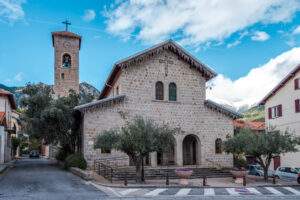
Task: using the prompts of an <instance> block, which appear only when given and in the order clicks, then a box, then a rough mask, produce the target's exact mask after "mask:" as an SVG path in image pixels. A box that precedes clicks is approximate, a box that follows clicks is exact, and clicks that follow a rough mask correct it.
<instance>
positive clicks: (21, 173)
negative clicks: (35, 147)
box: [0, 159, 300, 200]
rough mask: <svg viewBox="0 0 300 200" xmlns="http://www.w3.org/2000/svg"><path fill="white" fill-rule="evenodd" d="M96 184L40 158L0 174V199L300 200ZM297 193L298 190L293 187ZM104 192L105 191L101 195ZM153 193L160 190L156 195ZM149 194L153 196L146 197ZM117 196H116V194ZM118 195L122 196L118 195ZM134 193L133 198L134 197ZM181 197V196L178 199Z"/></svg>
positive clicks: (286, 195) (285, 193)
mask: <svg viewBox="0 0 300 200" xmlns="http://www.w3.org/2000/svg"><path fill="white" fill-rule="evenodd" d="M94 186H95V184H91V183H90V182H87V181H84V180H82V179H80V178H79V177H77V176H74V175H73V174H71V173H70V172H68V171H65V170H62V169H60V168H58V167H57V166H56V165H54V163H51V162H50V161H48V160H43V159H22V160H20V161H17V162H16V164H15V167H14V168H11V169H10V170H9V171H7V172H5V173H4V174H2V175H0V200H29V199H30V200H54V199H55V200H68V199H70V200H77V199H78V200H79V199H80V200H81V199H83V200H93V199H97V200H102V199H113V200H119V199H126V200H131V199H132V200H133V199H135V200H136V199H141V200H150V199H155V200H168V199H170V200H171V199H178V200H194V199H195V200H196V199H197V200H198V199H215V200H217V199H223V200H241V199H242V200H269V199H282V200H283V199H284V200H299V199H300V196H299V195H295V194H293V193H292V192H289V191H287V190H285V189H282V188H277V189H276V190H278V191H279V192H281V193H282V194H279V195H275V194H272V193H269V194H268V193H267V192H266V193H265V192H264V191H262V190H261V189H258V191H260V192H261V194H260V195H231V194H230V192H228V191H226V189H217V188H215V189H213V190H214V193H215V195H211V196H204V189H203V188H199V189H197V188H196V189H190V190H189V189H187V188H185V189H184V188H183V189H180V188H168V189H164V190H162V189H160V190H159V188H158V189H155V188H153V189H150V188H149V189H142V188H138V189H135V190H133V189H130V188H127V189H126V188H123V189H117V188H103V187H101V186H97V185H96V187H94ZM294 189H296V190H297V191H300V188H299V187H294ZM103 191H105V192H103ZM155 191H160V192H159V193H158V192H155ZM147 193H148V194H149V193H151V194H152V195H147ZM116 194H119V195H116ZM120 194H121V195H120ZM133 194H136V195H133ZM178 194H181V195H183V196H180V195H178Z"/></svg>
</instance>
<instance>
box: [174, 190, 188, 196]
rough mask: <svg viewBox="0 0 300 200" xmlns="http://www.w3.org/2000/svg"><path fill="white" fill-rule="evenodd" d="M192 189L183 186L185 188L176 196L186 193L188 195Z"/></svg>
mask: <svg viewBox="0 0 300 200" xmlns="http://www.w3.org/2000/svg"><path fill="white" fill-rule="evenodd" d="M190 191H191V189H190V188H183V189H180V190H179V191H178V192H177V193H176V194H175V196H185V195H188V194H189V193H190Z"/></svg>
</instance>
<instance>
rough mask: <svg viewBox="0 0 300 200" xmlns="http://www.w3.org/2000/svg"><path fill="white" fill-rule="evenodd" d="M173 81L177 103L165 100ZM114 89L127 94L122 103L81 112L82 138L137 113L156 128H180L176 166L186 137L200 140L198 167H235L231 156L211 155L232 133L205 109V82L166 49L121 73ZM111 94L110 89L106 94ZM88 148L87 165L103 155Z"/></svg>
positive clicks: (229, 125)
mask: <svg viewBox="0 0 300 200" xmlns="http://www.w3.org/2000/svg"><path fill="white" fill-rule="evenodd" d="M157 81H162V82H163V83H164V99H165V100H163V101H158V100H155V83H156V82H157ZM171 82H174V83H176V85H177V101H176V102H170V101H168V95H169V94H168V85H169V83H171ZM116 87H119V93H120V94H125V95H126V99H125V102H124V103H123V104H122V105H118V106H113V107H110V108H105V109H98V110H95V111H92V112H87V113H85V118H84V124H85V126H84V137H85V139H86V138H89V139H88V140H91V138H95V137H96V135H95V134H96V132H97V131H96V130H103V129H109V128H112V127H113V126H121V125H122V124H124V121H131V120H132V119H133V118H134V117H135V116H137V115H139V116H142V117H144V118H148V119H152V120H154V121H155V122H156V123H158V124H168V125H169V126H170V127H173V128H180V130H181V131H180V132H179V133H178V134H177V135H176V136H175V139H176V147H175V160H176V164H177V165H182V164H183V163H182V159H183V158H182V142H183V139H184V137H185V136H187V135H190V134H192V135H194V136H196V137H197V138H198V143H199V148H198V157H197V159H198V164H199V165H200V166H203V167H207V166H212V165H213V163H214V162H217V163H218V164H220V165H222V166H226V167H230V166H232V165H233V159H232V155H226V154H224V153H223V154H215V140H216V139H217V138H221V139H222V140H225V138H226V136H227V135H233V125H232V119H231V118H229V117H227V116H225V115H224V114H221V113H218V112H216V111H213V110H211V109H209V108H207V107H206V106H205V105H204V101H205V98H206V97H205V90H206V88H205V79H204V78H203V77H202V76H201V74H200V73H199V72H198V71H197V70H196V69H193V68H190V66H189V65H188V64H186V63H185V62H184V61H182V60H180V59H178V57H177V56H176V55H175V54H173V53H172V52H169V51H164V52H163V53H161V54H159V55H156V56H154V57H152V58H151V59H149V60H145V61H143V62H142V63H140V64H139V65H135V66H134V65H132V66H130V67H127V68H125V69H123V71H122V74H121V76H120V77H119V79H118V81H117V82H116V83H115V84H114V89H116ZM113 93H114V91H113V90H112V91H111V94H110V96H112V94H113ZM118 111H122V113H123V115H122V116H123V118H121V117H120V116H119V115H118V114H117V112H118ZM107 119H110V120H107ZM111 119H113V121H111ZM91 144H92V143H91ZM91 144H89V143H87V142H85V148H84V149H85V156H86V158H87V159H88V160H89V162H91V160H92V159H94V157H95V155H96V154H97V155H99V156H101V155H100V154H98V153H99V152H96V151H94V150H91V148H90V146H91ZM86 150H87V151H86Z"/></svg>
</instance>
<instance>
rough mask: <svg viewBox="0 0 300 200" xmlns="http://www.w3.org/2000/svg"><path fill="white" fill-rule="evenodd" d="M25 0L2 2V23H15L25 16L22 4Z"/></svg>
mask: <svg viewBox="0 0 300 200" xmlns="http://www.w3.org/2000/svg"><path fill="white" fill-rule="evenodd" d="M24 3H25V0H0V21H4V22H9V23H13V22H16V21H18V20H21V19H23V18H24V16H25V12H24V10H23V8H22V4H24Z"/></svg>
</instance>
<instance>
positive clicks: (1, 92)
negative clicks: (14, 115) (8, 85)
mask: <svg viewBox="0 0 300 200" xmlns="http://www.w3.org/2000/svg"><path fill="white" fill-rule="evenodd" d="M0 96H5V97H7V98H8V100H9V102H10V105H11V108H12V109H17V105H16V101H15V97H14V95H13V94H12V93H10V92H9V91H6V90H3V89H0Z"/></svg>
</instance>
